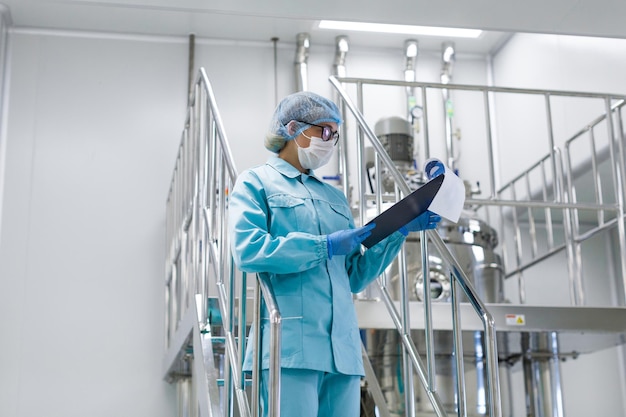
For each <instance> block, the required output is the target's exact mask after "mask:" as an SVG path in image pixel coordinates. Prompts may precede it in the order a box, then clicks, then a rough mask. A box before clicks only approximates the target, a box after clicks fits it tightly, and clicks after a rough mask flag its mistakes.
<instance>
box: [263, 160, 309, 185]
mask: <svg viewBox="0 0 626 417" xmlns="http://www.w3.org/2000/svg"><path fill="white" fill-rule="evenodd" d="M267 164H268V165H269V166H271V167H273V168H274V169H275V170H276V171H278V172H280V173H281V174H283V175H284V176H285V177H288V178H296V177H298V176H300V175H308V176H309V177H312V178H315V179H316V180H318V181H319V180H320V179H319V178H317V177H316V176H315V172H313V170H312V169H310V170H309V173H308V174H302V172H300V171H298V169H297V168H296V167H294V166H293V165H291V164H290V163H289V162H287V161H285V160H284V159H282V158H279V157H278V156H272V157H270V159H269V160H268V161H267Z"/></svg>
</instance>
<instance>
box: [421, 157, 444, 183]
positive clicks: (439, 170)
mask: <svg viewBox="0 0 626 417" xmlns="http://www.w3.org/2000/svg"><path fill="white" fill-rule="evenodd" d="M424 171H426V176H427V177H428V179H429V180H432V179H433V178H435V177H438V176H440V175H442V174H443V173H444V172H446V167H445V166H444V165H443V162H441V161H438V160H433V161H430V162H429V163H428V164H426V169H424Z"/></svg>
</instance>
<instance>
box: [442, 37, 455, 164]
mask: <svg viewBox="0 0 626 417" xmlns="http://www.w3.org/2000/svg"><path fill="white" fill-rule="evenodd" d="M455 61H456V51H455V45H454V42H444V43H443V44H442V45H441V83H442V84H450V83H451V82H452V70H453V68H454V62H455ZM441 92H442V94H443V105H444V117H445V127H446V149H447V160H448V167H450V169H452V170H453V171H455V172H456V170H457V167H456V159H455V157H454V141H453V131H452V128H453V127H452V117H453V116H454V108H453V106H452V100H451V98H450V91H448V89H447V88H444V89H442V90H441Z"/></svg>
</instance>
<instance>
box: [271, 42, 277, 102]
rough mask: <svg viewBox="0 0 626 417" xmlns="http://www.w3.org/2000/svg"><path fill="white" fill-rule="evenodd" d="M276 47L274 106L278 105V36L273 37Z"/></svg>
mask: <svg viewBox="0 0 626 417" xmlns="http://www.w3.org/2000/svg"><path fill="white" fill-rule="evenodd" d="M271 41H272V44H273V47H274V48H273V49H274V106H277V105H278V47H277V45H278V38H277V37H273V38H272V39H271Z"/></svg>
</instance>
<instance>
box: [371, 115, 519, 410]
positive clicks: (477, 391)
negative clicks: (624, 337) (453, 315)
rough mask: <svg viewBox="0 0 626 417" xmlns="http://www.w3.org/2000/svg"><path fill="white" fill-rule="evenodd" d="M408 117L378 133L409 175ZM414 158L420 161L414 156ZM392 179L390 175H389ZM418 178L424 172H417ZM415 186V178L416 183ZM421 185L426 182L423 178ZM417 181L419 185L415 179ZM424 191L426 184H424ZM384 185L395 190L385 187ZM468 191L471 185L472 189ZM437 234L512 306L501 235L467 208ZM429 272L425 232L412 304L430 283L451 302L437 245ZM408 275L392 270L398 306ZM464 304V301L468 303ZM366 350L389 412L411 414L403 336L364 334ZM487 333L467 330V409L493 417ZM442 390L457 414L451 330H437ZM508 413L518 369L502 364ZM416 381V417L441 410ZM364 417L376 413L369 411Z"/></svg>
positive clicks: (409, 250)
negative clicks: (500, 252) (506, 294)
mask: <svg viewBox="0 0 626 417" xmlns="http://www.w3.org/2000/svg"><path fill="white" fill-rule="evenodd" d="M402 121H403V119H401V118H393V119H388V120H384V121H381V122H379V123H377V124H376V128H375V132H376V134H377V135H378V136H379V137H380V139H381V142H382V143H383V145H384V146H385V148H386V150H387V151H388V152H389V155H390V156H391V158H392V160H394V163H397V165H398V168H399V169H400V171H401V172H403V173H404V174H405V175H407V173H410V172H411V167H412V166H411V163H410V162H409V161H408V160H407V158H406V155H404V156H403V155H402V152H403V151H409V152H410V151H412V149H413V145H412V137H409V136H410V134H411V130H410V128H409V127H407V126H406V125H407V124H408V122H406V121H404V124H405V125H404V126H403V123H402ZM409 155H412V154H411V153H409ZM383 175H384V173H383ZM415 175H417V174H415ZM413 180H415V178H413ZM417 181H418V182H419V181H423V180H420V179H419V177H418V179H417ZM409 183H411V182H410V181H409ZM418 185H419V184H418ZM383 187H385V189H386V191H389V190H387V188H390V186H389V185H387V183H386V182H385V181H383ZM466 189H467V193H468V194H470V192H471V190H470V187H469V186H468V185H467V184H466ZM437 232H438V233H439V235H440V236H441V237H442V239H443V240H444V241H445V242H446V244H447V247H448V249H449V250H450V251H451V252H452V254H453V255H454V257H455V259H456V260H457V261H458V263H459V264H460V266H461V267H462V268H463V270H464V272H465V274H466V275H467V277H468V278H469V279H470V280H471V282H472V284H473V286H474V287H475V289H476V291H477V292H478V294H479V296H480V298H481V299H482V300H483V301H484V302H486V303H503V302H505V299H504V294H503V286H504V267H503V264H502V260H501V257H500V255H498V254H497V253H496V252H495V250H496V247H497V246H498V237H497V233H496V231H495V229H493V228H492V227H490V226H489V225H488V224H487V223H486V222H484V221H483V220H481V219H479V218H478V216H477V215H476V213H475V212H474V211H472V210H464V211H463V213H462V216H461V218H460V219H459V221H458V222H457V223H452V222H449V221H446V220H445V219H444V220H443V221H442V222H441V223H440V225H439V227H438V228H437ZM428 248H429V254H428V258H429V269H428V271H427V272H426V273H424V271H422V258H421V244H420V234H419V233H411V234H410V235H409V236H408V237H407V242H406V244H405V249H406V264H407V279H408V280H409V288H410V289H411V294H410V299H411V300H412V301H418V302H419V301H422V299H423V291H424V279H425V277H427V278H426V279H428V280H429V282H430V285H429V288H430V294H431V302H433V303H447V302H450V296H451V282H450V272H449V271H448V270H447V269H446V266H445V265H444V264H443V262H442V260H441V256H440V255H439V253H437V252H436V249H435V247H434V246H433V245H429V247H428ZM399 277H400V275H399V274H398V264H397V263H394V264H392V266H391V267H390V273H389V274H388V282H387V288H388V290H389V291H390V293H391V295H392V297H393V298H394V299H395V300H400V282H399V281H400V278H399ZM461 301H463V299H461ZM363 334H364V336H363V337H364V341H365V346H366V349H367V352H368V356H369V358H370V361H371V362H372V366H373V368H374V372H375V373H376V376H377V379H378V381H379V384H380V386H381V389H382V391H383V394H384V396H385V398H386V400H387V405H388V407H389V411H390V413H391V415H393V416H404V415H406V414H405V412H406V410H405V407H406V406H405V399H404V392H405V387H404V386H403V383H404V382H403V381H404V378H403V375H402V373H403V372H404V370H403V366H402V348H401V345H402V344H401V341H400V340H399V335H398V333H397V332H396V331H395V330H378V329H365V331H364V332H363ZM411 335H412V337H413V340H414V342H415V344H416V347H417V348H418V350H419V352H420V354H421V355H425V352H426V344H425V337H424V332H423V331H420V330H413V331H412V332H411ZM483 337H484V336H483V333H482V332H473V331H472V332H463V346H464V370H465V383H466V393H467V399H466V401H467V402H466V407H467V412H468V415H470V416H476V417H479V416H484V415H486V414H487V413H488V406H487V398H486V395H487V394H486V393H487V392H488V391H487V387H486V381H487V376H486V373H485V372H486V366H485V357H484V350H485V347H484V340H483ZM498 344H499V346H498V349H499V352H501V353H502V354H505V353H506V351H507V350H508V349H507V340H506V334H498ZM434 345H435V364H436V385H437V391H438V393H439V396H440V398H441V401H442V403H443V404H444V407H445V409H446V411H447V412H449V413H451V414H454V413H456V410H457V406H458V404H457V401H458V399H457V396H456V393H455V387H456V382H455V372H456V369H455V368H456V366H455V359H454V356H453V336H452V332H451V331H442V330H435V331H434ZM499 371H500V384H501V387H500V388H501V395H502V404H503V413H504V415H505V416H510V415H511V412H512V411H511V407H510V387H509V385H508V381H509V380H510V365H509V364H508V363H507V362H505V361H501V362H500V364H499ZM415 381H416V387H415V392H416V398H417V400H416V404H415V409H416V413H417V414H418V415H420V416H430V415H433V414H434V412H433V409H432V407H431V405H430V402H429V400H428V397H427V395H426V393H425V392H424V389H423V388H422V387H421V384H420V383H419V380H418V379H417V378H415ZM364 415H368V414H366V413H364Z"/></svg>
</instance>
